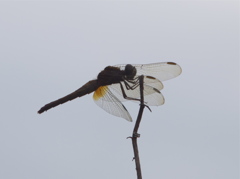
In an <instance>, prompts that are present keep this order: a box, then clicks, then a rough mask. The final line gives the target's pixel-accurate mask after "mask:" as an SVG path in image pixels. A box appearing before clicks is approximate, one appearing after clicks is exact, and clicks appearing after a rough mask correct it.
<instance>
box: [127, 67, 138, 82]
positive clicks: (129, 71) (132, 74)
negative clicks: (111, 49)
mask: <svg viewBox="0 0 240 179" xmlns="http://www.w3.org/2000/svg"><path fill="white" fill-rule="evenodd" d="M124 72H125V78H126V79H129V80H131V79H133V78H134V77H135V75H136V73H137V70H136V68H135V67H134V66H132V65H130V64H127V65H126V66H125V70H124Z"/></svg>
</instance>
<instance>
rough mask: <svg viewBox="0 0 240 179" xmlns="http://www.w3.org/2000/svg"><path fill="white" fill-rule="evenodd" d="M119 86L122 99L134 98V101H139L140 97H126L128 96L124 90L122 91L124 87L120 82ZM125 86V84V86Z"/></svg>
mask: <svg viewBox="0 0 240 179" xmlns="http://www.w3.org/2000/svg"><path fill="white" fill-rule="evenodd" d="M120 87H121V90H122V95H123V98H124V99H128V100H134V101H140V99H137V98H131V97H128V96H127V95H126V93H125V91H124V88H123V85H122V83H120ZM126 88H127V86H126Z"/></svg>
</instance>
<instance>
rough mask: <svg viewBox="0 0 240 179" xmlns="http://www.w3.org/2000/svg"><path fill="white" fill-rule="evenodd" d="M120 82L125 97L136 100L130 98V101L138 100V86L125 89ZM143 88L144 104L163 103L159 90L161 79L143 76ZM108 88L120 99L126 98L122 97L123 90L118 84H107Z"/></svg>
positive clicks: (158, 104) (156, 104) (155, 104)
mask: <svg viewBox="0 0 240 179" xmlns="http://www.w3.org/2000/svg"><path fill="white" fill-rule="evenodd" d="M137 83H138V82H137ZM121 84H122V86H123V90H124V92H125V94H126V96H127V97H130V98H134V99H137V100H131V101H135V102H139V101H140V86H137V87H136V88H134V89H133V90H132V89H127V88H126V86H125V84H124V83H123V82H121ZM128 84H129V85H130V86H131V85H132V84H130V83H128ZM143 88H144V90H143V95H144V102H145V104H146V105H149V106H160V105H162V104H164V97H163V95H162V94H161V92H160V90H161V89H162V88H163V84H162V83H161V81H159V80H158V79H156V78H153V77H150V76H144V85H143ZM109 89H111V92H112V93H113V94H114V95H115V96H116V97H117V98H118V99H119V100H120V101H126V100H128V99H125V98H124V97H123V92H122V90H121V87H120V84H112V85H109Z"/></svg>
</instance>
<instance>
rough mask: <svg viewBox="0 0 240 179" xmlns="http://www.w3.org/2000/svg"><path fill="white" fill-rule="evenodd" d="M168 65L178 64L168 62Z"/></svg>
mask: <svg viewBox="0 0 240 179" xmlns="http://www.w3.org/2000/svg"><path fill="white" fill-rule="evenodd" d="M167 64H169V65H177V64H176V63H174V62H167Z"/></svg>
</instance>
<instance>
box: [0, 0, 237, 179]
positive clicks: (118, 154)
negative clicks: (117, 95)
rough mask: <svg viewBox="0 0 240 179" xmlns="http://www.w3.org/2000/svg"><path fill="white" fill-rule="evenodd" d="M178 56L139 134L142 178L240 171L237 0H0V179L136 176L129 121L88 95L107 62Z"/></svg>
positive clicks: (232, 176) (231, 176)
mask: <svg viewBox="0 0 240 179" xmlns="http://www.w3.org/2000/svg"><path fill="white" fill-rule="evenodd" d="M163 61H173V62H176V63H178V64H180V66H181V67H182V69H183V73H182V74H181V76H179V77H177V78H175V79H172V80H170V81H166V82H164V85H165V88H164V89H163V91H162V93H163V95H164V96H165V99H166V103H165V104H164V105H163V106H160V107H152V108H151V109H152V113H150V112H149V111H148V110H145V112H144V116H143V120H142V123H141V126H140V129H139V133H140V134H141V138H140V139H139V140H138V141H139V150H140V159H141V165H142V174H143V178H147V179H158V178H159V179H162V178H164V179H203V178H204V179H238V178H239V173H238V170H239V121H238V120H239V2H238V1H196V2H193V1H172V2H168V1H158V2H133V1H132V2H128V1H126V2H110V1H105V2H103V1H102V2H101V1H100V2H94V1H92V2H53V1H52V2H47V1H46V2H0V81H1V88H0V92H1V93H0V94H1V102H0V108H1V113H0V178H2V179H16V178H17V179H27V178H31V179H43V178H44V179H54V178H57V179H66V178H69V179H75V178H104V179H105V178H106V179H123V178H124V179H133V178H136V172H135V163H134V162H133V161H132V158H133V151H132V144H131V140H130V139H128V140H127V139H126V137H128V136H130V135H131V134H132V130H133V127H134V122H135V118H136V116H137V111H138V108H139V105H137V104H136V103H131V102H127V103H126V106H127V108H128V110H129V111H130V113H131V115H132V117H133V119H134V122H133V123H129V122H127V121H126V120H124V119H121V118H117V117H115V116H111V115H109V114H108V113H106V112H105V111H103V110H102V109H100V108H99V107H98V106H97V105H95V103H94V102H93V100H92V95H87V96H84V97H82V98H79V99H76V100H74V101H71V102H69V103H66V104H64V105H61V106H58V107H56V108H54V109H52V110H49V111H48V112H47V113H43V114H41V115H39V114H37V111H38V110H39V108H40V107H42V106H43V105H44V104H46V103H48V102H50V101H52V100H55V99H58V98H60V97H62V96H64V95H66V94H68V93H70V92H72V91H74V90H76V89H77V88H79V87H80V86H81V85H83V84H85V83H86V82H87V81H89V80H91V79H93V78H95V77H96V76H97V74H98V73H99V72H100V71H101V70H102V69H103V68H104V67H105V66H108V65H115V64H122V63H123V64H124V63H133V64H136V63H140V64H142V63H153V62H163Z"/></svg>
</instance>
